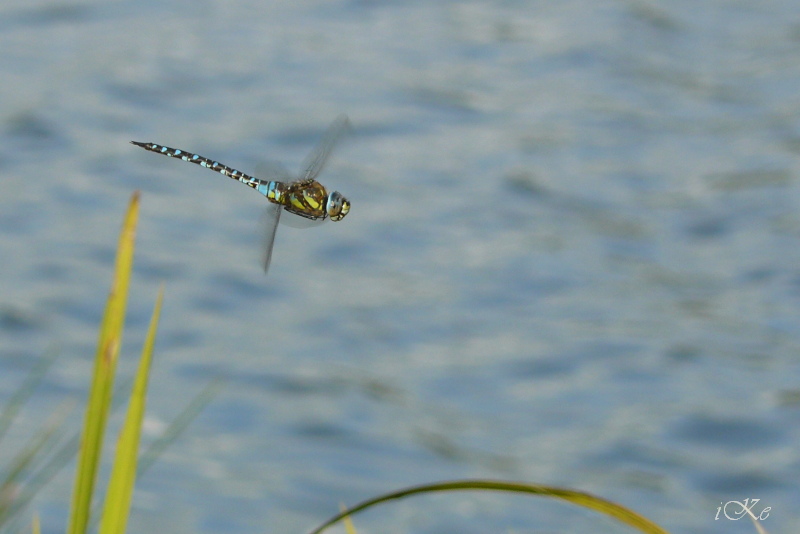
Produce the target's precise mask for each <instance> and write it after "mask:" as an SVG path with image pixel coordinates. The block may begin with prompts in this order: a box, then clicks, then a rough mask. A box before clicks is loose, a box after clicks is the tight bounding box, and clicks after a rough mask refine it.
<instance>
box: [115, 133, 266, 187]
mask: <svg viewBox="0 0 800 534" xmlns="http://www.w3.org/2000/svg"><path fill="white" fill-rule="evenodd" d="M131 144H134V145H136V146H140V147H142V148H143V149H145V150H149V151H150V152H155V153H156V154H163V155H165V156H169V157H171V158H180V159H182V160H183V161H188V162H189V163H196V164H197V165H200V166H201V167H205V168H207V169H211V170H212V171H217V172H218V173H220V174H224V175H225V176H227V177H228V178H233V179H234V180H239V181H240V182H242V183H243V184H245V185H248V186H250V187H252V188H253V189H256V188H258V186H259V185H262V184H267V183H268V182H265V181H264V180H259V179H258V178H253V177H252V176H250V175H248V174H245V173H243V172H242V171H237V170H236V169H231V168H230V167H228V166H227V165H223V164H222V163H220V162H218V161H214V160H210V159H208V158H205V157H203V156H199V155H197V154H192V153H191V152H186V151H185V150H180V149H178V148H170V147H168V146H164V145H158V144H156V143H139V142H138V141H131Z"/></svg>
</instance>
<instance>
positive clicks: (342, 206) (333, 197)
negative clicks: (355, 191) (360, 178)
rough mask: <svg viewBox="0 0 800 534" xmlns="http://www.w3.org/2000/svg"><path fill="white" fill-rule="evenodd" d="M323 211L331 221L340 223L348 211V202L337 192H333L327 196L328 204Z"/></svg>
mask: <svg viewBox="0 0 800 534" xmlns="http://www.w3.org/2000/svg"><path fill="white" fill-rule="evenodd" d="M325 209H326V211H327V213H328V216H329V217H330V218H331V220H332V221H341V220H342V219H344V216H345V215H347V213H348V212H349V211H350V201H349V200H347V199H346V198H344V197H343V196H342V194H341V193H339V192H338V191H334V192H333V193H331V194H330V195H328V203H327V205H326V207H325Z"/></svg>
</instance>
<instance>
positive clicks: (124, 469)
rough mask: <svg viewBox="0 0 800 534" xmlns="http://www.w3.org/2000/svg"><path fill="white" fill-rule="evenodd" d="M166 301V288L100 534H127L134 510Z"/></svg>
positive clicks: (146, 348)
mask: <svg viewBox="0 0 800 534" xmlns="http://www.w3.org/2000/svg"><path fill="white" fill-rule="evenodd" d="M163 301H164V287H163V286H162V287H161V289H160V290H159V292H158V299H157V300H156V306H155V309H154V310H153V317H152V318H151V319H150V327H149V328H148V330H147V339H146V341H145V344H144V348H143V349H142V357H141V359H140V360H139V370H138V371H137V372H136V381H135V382H134V384H133V391H132V392H131V398H130V402H129V404H128V415H127V417H126V418H125V424H124V425H123V427H122V430H121V432H120V436H119V442H118V443H117V452H116V455H115V457H114V467H113V469H112V471H111V481H110V482H109V484H108V490H107V492H106V501H105V506H104V507H103V518H102V520H101V521H100V533H101V534H124V532H125V527H126V526H127V523H128V515H129V513H130V509H131V499H132V497H133V486H134V483H135V482H136V465H137V459H138V455H139V438H140V437H141V431H142V420H143V419H144V411H145V406H146V404H147V382H148V379H149V377H150V363H151V362H152V361H153V346H154V345H155V342H156V331H157V330H158V319H159V317H160V316H161V304H162V302H163Z"/></svg>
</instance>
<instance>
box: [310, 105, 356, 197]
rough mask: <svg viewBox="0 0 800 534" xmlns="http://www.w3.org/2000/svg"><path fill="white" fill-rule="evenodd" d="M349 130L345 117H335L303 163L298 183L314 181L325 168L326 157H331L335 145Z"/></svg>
mask: <svg viewBox="0 0 800 534" xmlns="http://www.w3.org/2000/svg"><path fill="white" fill-rule="evenodd" d="M349 129H350V120H349V119H348V118H347V115H339V116H338V117H336V119H335V120H334V121H333V122H332V123H331V125H330V126H328V129H327V131H326V132H325V135H323V136H322V140H321V141H320V142H319V144H318V145H317V146H316V147H315V148H314V150H313V151H312V152H311V154H309V155H308V157H307V158H306V159H305V161H304V162H303V167H302V169H303V174H301V175H300V181H311V180H315V179H316V178H317V176H319V173H320V172H322V169H323V168H324V167H325V163H327V162H328V157H329V156H330V155H331V151H332V150H333V148H334V147H335V146H336V143H338V142H339V140H340V139H341V137H342V134H344V133H345V132H346V131H347V130H349Z"/></svg>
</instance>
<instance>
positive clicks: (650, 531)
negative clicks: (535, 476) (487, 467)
mask: <svg viewBox="0 0 800 534" xmlns="http://www.w3.org/2000/svg"><path fill="white" fill-rule="evenodd" d="M463 490H483V491H486V490H490V491H508V492H512V493H527V494H531V495H538V496H541V497H552V498H555V499H560V500H563V501H567V502H569V503H572V504H575V505H578V506H582V507H584V508H588V509H590V510H594V511H596V512H600V513H602V514H605V515H607V516H609V517H611V518H613V519H616V520H618V521H620V522H622V523H625V524H627V525H629V526H631V527H633V528H636V529H638V530H639V531H640V532H644V533H645V534H668V533H667V531H666V530H664V529H662V528H661V527H659V526H658V525H656V524H655V523H653V522H652V521H650V520H649V519H647V518H645V517H642V516H641V515H639V514H637V513H636V512H634V511H633V510H630V509H628V508H625V507H624V506H621V505H619V504H616V503H614V502H611V501H608V500H605V499H601V498H600V497H595V496H594V495H590V494H589V493H584V492H582V491H574V490H570V489H566V488H559V487H555V486H541V485H538V484H525V483H522V482H503V481H495V480H454V481H448V482H437V483H434V484H425V485H422V486H413V487H410V488H406V489H402V490H399V491H395V492H392V493H387V494H384V495H380V496H378V497H375V498H372V499H369V500H366V501H364V502H361V503H359V504H357V505H356V506H353V507H352V508H350V509H348V510H346V511H344V512H342V513H339V514H336V515H335V516H333V517H332V518H330V519H329V520H327V521H325V523H323V524H322V525H321V526H319V527H317V528H316V529H314V530H312V531H311V534H319V533H320V532H322V531H324V530H326V529H327V528H328V527H330V526H331V525H333V524H334V523H337V522H339V521H341V520H342V519H344V518H345V517H352V516H353V515H355V514H357V513H359V512H361V511H363V510H366V509H367V508H372V507H373V506H375V505H378V504H381V503H384V502H386V501H391V500H394V499H402V498H404V497H409V496H411V495H416V494H421V493H435V492H442V491H463Z"/></svg>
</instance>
